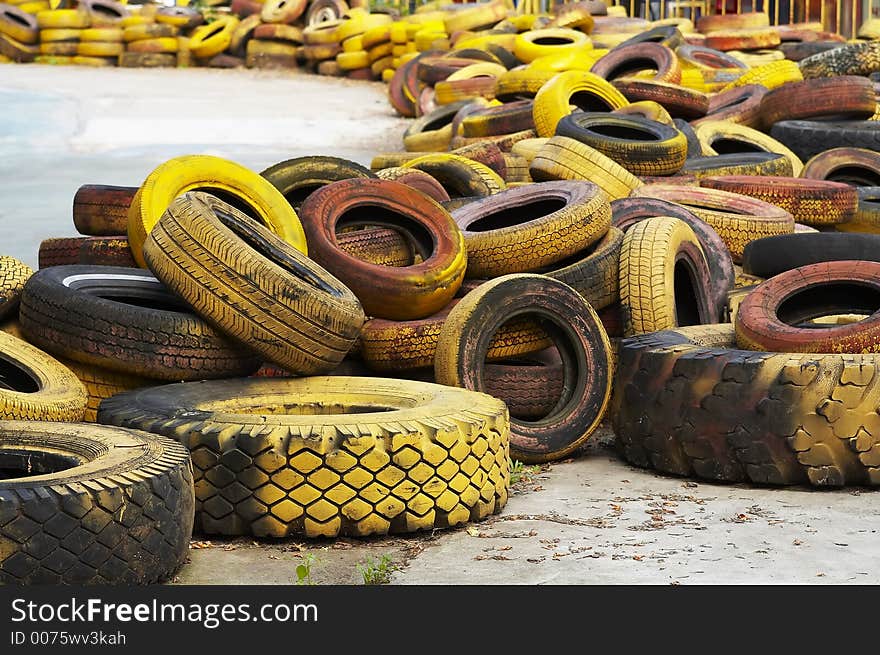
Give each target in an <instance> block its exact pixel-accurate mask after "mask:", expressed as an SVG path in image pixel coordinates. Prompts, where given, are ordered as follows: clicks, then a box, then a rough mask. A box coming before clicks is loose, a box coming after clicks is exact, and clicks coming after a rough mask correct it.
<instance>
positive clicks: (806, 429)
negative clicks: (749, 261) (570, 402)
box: [611, 324, 880, 487]
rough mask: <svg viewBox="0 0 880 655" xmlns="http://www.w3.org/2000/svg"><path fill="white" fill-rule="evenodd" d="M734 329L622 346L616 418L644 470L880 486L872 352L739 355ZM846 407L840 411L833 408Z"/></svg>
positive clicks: (625, 447) (669, 334)
mask: <svg viewBox="0 0 880 655" xmlns="http://www.w3.org/2000/svg"><path fill="white" fill-rule="evenodd" d="M733 331H734V329H733V326H732V325H730V324H724V325H713V326H702V327H694V328H684V329H681V330H676V331H664V332H659V333H655V334H646V335H642V336H639V337H634V338H631V339H626V340H624V341H623V342H622V343H621V346H620V364H619V368H618V375H617V381H616V384H615V395H614V400H613V409H612V412H611V416H612V419H613V428H614V432H615V434H616V435H617V439H618V443H619V444H620V446H621V449H622V452H623V455H624V457H625V458H626V460H627V461H628V462H630V463H631V464H634V465H636V466H641V467H646V468H647V467H650V468H654V469H656V470H658V471H661V472H663V473H671V474H674V475H693V476H698V477H700V478H705V479H708V480H715V481H723V482H753V483H758V484H771V485H788V484H812V485H815V486H820V487H825V486H841V485H845V484H857V485H864V484H878V483H880V476H878V474H877V464H878V462H880V444H877V441H876V437H873V436H870V435H871V434H872V433H870V432H867V431H865V430H863V429H862V426H863V425H867V426H872V423H870V422H869V421H872V420H873V419H871V417H872V416H873V415H876V409H877V406H878V405H880V398H878V396H877V391H876V389H877V386H876V385H874V384H872V382H873V381H874V376H875V375H876V373H875V370H876V356H874V355H861V356H859V355H843V356H841V355H795V354H790V353H756V352H750V351H742V350H736V349H735V344H734V338H733ZM837 408H839V411H834V410H836V409H837Z"/></svg>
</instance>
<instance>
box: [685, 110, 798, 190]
mask: <svg viewBox="0 0 880 655" xmlns="http://www.w3.org/2000/svg"><path fill="white" fill-rule="evenodd" d="M694 129H695V130H696V132H697V137H698V138H699V139H700V142H701V143H702V144H703V154H705V155H710V156H711V155H720V154H730V153H744V152H774V153H777V154H780V155H783V156H784V157H786V158H787V159H788V160H789V161H790V162H791V169H792V175H794V176H795V177H798V176H799V175H800V174H801V171H802V170H803V168H804V164H803V162H802V161H801V158H800V157H799V154H798V153H796V152H792V151H791V150H789V149H788V148H787V147H786V145H785V144H784V143H780V142H779V141H778V140H776V139H775V138H771V137H769V136H767V135H766V134H764V133H763V132H760V131H758V130H756V129H753V128H751V127H746V126H745V125H739V124H737V123H731V122H728V121H705V122H703V123H700V124H699V125H697V126H696V127H695V128H694Z"/></svg>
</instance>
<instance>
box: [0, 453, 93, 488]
mask: <svg viewBox="0 0 880 655" xmlns="http://www.w3.org/2000/svg"><path fill="white" fill-rule="evenodd" d="M80 464H81V462H80V460H79V459H78V458H76V457H73V456H70V455H62V454H61V453H51V452H44V451H39V450H15V449H13V448H0V480H15V479H17V478H29V477H31V476H34V475H45V474H47V473H58V472H60V471H66V470H67V469H71V468H73V467H75V466H79V465H80Z"/></svg>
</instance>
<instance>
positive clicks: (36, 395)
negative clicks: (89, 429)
mask: <svg viewBox="0 0 880 655" xmlns="http://www.w3.org/2000/svg"><path fill="white" fill-rule="evenodd" d="M0 366H2V368H3V369H4V372H5V373H6V374H5V375H4V379H6V378H7V377H8V378H10V379H13V380H17V381H16V382H10V383H8V384H4V385H3V387H2V388H0V419H4V420H8V419H23V420H28V421H80V420H82V417H83V413H84V412H85V408H86V390H85V388H83V385H82V384H81V383H80V381H79V380H78V379H77V377H76V376H75V375H74V374H73V372H71V371H70V369H68V368H66V367H65V366H64V365H63V364H62V363H61V362H59V361H58V360H56V359H55V358H53V357H51V356H50V355H48V354H46V353H45V352H43V351H42V350H40V349H38V348H36V347H35V346H32V345H31V344H29V343H28V342H26V341H23V340H21V339H18V338H16V337H14V336H12V335H11V334H8V333H7V332H0ZM10 387H11V388H10Z"/></svg>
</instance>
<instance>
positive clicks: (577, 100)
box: [568, 91, 614, 111]
mask: <svg viewBox="0 0 880 655" xmlns="http://www.w3.org/2000/svg"><path fill="white" fill-rule="evenodd" d="M568 104H569V105H570V106H573V107H575V108H576V109H580V110H581V111H612V110H613V109H614V107H612V106H611V105H609V104H608V103H607V102H605V101H604V100H602V98H600V97H599V96H597V95H596V94H595V93H591V92H589V91H577V92H576V93H573V94H572V95H571V96H570V97H569V99H568Z"/></svg>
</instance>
